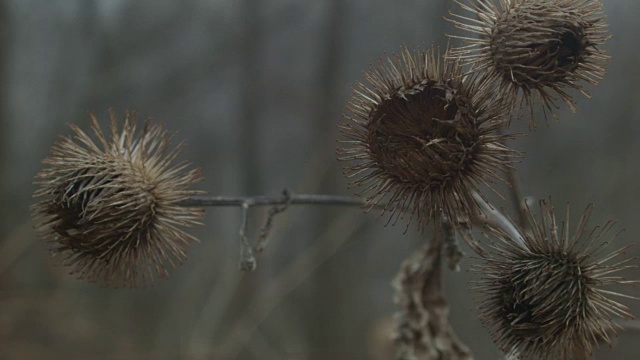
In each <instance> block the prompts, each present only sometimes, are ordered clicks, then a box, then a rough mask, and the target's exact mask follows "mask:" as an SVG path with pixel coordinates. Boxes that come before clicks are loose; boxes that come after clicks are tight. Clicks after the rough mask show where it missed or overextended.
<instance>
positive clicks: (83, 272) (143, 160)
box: [32, 111, 202, 287]
mask: <svg viewBox="0 0 640 360" xmlns="http://www.w3.org/2000/svg"><path fill="white" fill-rule="evenodd" d="M91 120H92V127H93V132H94V135H95V137H92V136H90V135H88V134H87V133H85V132H84V131H82V130H81V129H80V128H79V127H76V126H73V125H71V130H72V132H73V137H66V136H64V137H62V139H61V140H60V141H59V142H57V143H56V144H55V145H53V147H52V148H51V154H50V155H49V157H47V158H46V159H45V160H44V161H43V164H44V167H43V169H42V170H41V171H40V172H39V173H38V175H37V176H36V181H35V183H36V185H37V186H38V189H37V190H36V192H35V194H34V197H35V198H37V199H39V202H38V203H37V204H35V205H34V206H33V207H32V214H33V217H34V219H35V222H36V229H37V232H38V233H39V235H40V236H41V237H43V238H44V239H45V240H46V242H47V243H48V245H49V248H50V251H51V252H52V253H53V254H54V255H55V256H61V257H62V263H63V264H64V265H65V266H69V267H70V268H71V269H72V270H71V272H72V273H74V274H77V275H78V276H79V277H80V278H86V279H88V280H89V281H92V282H94V281H98V282H100V283H102V284H103V285H106V286H115V287H118V286H129V287H137V286H146V285H151V284H152V283H153V277H154V275H155V274H157V275H159V276H161V277H166V276H167V268H168V267H171V268H173V267H175V265H176V264H177V263H180V262H182V261H183V260H185V259H186V257H187V254H186V247H187V245H188V244H189V243H191V242H192V241H195V238H193V237H192V236H191V235H189V234H187V233H186V232H184V230H183V228H185V227H189V226H192V225H195V224H198V219H199V218H200V217H201V216H202V210H201V209H197V208H188V207H183V206H180V205H179V203H180V202H181V201H182V200H184V199H186V198H187V197H189V196H191V195H194V194H198V193H201V192H199V191H195V190H190V188H191V187H192V185H193V184H195V183H197V182H199V181H201V180H202V176H201V171H200V170H187V168H188V167H189V164H188V163H186V162H182V163H177V164H175V163H174V160H175V158H176V156H177V155H178V153H179V152H180V150H181V149H182V145H179V146H177V147H175V148H172V147H171V144H170V139H171V137H172V135H171V134H170V133H168V132H167V131H166V130H164V128H163V127H162V126H161V125H159V124H156V123H154V122H153V120H151V119H149V120H147V121H145V123H144V126H143V127H142V129H141V130H140V131H137V126H136V116H135V113H131V112H127V113H126V117H125V121H124V126H123V127H122V129H119V128H118V124H117V122H118V120H117V115H116V114H115V112H114V111H110V120H111V128H110V134H108V133H107V134H105V133H104V132H103V131H102V129H101V128H100V126H99V125H98V121H97V119H96V117H95V116H94V115H93V114H92V115H91Z"/></svg>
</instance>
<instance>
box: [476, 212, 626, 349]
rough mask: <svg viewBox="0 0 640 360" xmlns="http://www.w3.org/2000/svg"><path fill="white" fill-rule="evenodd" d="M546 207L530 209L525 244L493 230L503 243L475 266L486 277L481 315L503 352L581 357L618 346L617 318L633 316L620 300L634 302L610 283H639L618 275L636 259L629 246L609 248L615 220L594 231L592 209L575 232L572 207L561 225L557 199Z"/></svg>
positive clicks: (482, 284)
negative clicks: (571, 225) (600, 347)
mask: <svg viewBox="0 0 640 360" xmlns="http://www.w3.org/2000/svg"><path fill="white" fill-rule="evenodd" d="M540 206H541V210H542V214H541V216H540V218H538V219H537V218H536V216H535V215H534V214H533V213H532V212H531V210H529V209H527V213H528V216H527V218H528V226H529V227H530V231H528V232H525V231H524V230H522V233H523V234H524V235H523V239H522V243H519V242H515V241H514V240H513V239H511V238H509V236H508V235H507V234H506V233H504V232H502V231H500V230H496V229H492V230H493V234H494V235H495V238H496V240H495V241H494V242H493V244H492V246H491V250H490V251H488V252H486V253H484V254H483V255H482V257H483V263H482V264H481V265H479V266H478V267H476V268H475V269H474V271H475V272H478V273H480V274H481V275H482V279H481V280H480V281H479V283H478V284H477V285H478V286H477V288H476V290H478V291H479V292H480V294H482V295H483V300H482V302H481V304H480V306H479V312H480V318H481V320H482V321H483V323H484V324H485V325H486V326H487V327H488V328H490V329H491V334H492V337H493V340H494V341H495V342H496V343H497V344H498V346H499V347H500V348H501V350H503V351H505V352H510V353H512V354H517V355H518V356H519V358H521V359H574V358H577V359H582V358H584V356H587V355H589V354H591V353H592V351H593V350H594V349H595V348H596V347H597V343H598V342H601V341H604V342H607V343H609V344H610V343H611V336H612V335H613V334H615V332H616V331H617V330H619V328H620V326H619V325H617V324H616V323H615V322H614V321H613V318H616V317H619V318H632V317H633V316H632V315H631V314H630V312H629V309H628V308H627V307H626V306H625V305H622V304H620V303H619V302H618V301H617V299H615V298H616V297H618V298H620V297H622V298H633V297H631V296H627V295H624V294H622V293H616V292H613V291H610V290H607V289H606V286H607V285H615V284H628V283H632V281H626V280H624V279H623V278H622V277H620V276H618V275H617V273H619V272H621V271H623V270H626V269H629V268H635V266H631V265H629V263H630V262H632V261H634V259H624V258H621V256H622V255H624V252H625V250H626V249H627V248H628V247H626V248H622V249H618V250H616V251H613V252H608V251H607V249H606V247H607V245H608V244H609V242H610V241H611V240H612V239H613V237H614V236H615V235H610V234H609V231H610V230H611V228H612V227H613V225H614V224H615V222H614V221H609V222H607V223H606V224H605V225H604V226H602V227H595V228H593V229H589V228H588V221H589V217H590V215H591V212H592V206H591V205H590V206H588V207H587V209H586V211H585V212H584V213H583V214H582V216H581V218H580V220H579V222H578V225H577V227H576V228H575V230H573V232H571V231H570V229H569V208H568V207H567V213H566V219H565V220H564V221H563V222H562V223H561V224H560V227H559V228H558V224H557V220H556V215H555V213H554V209H553V207H552V205H551V204H550V202H547V201H542V202H541V203H540Z"/></svg>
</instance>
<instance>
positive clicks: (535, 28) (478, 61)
mask: <svg viewBox="0 0 640 360" xmlns="http://www.w3.org/2000/svg"><path fill="white" fill-rule="evenodd" d="M454 1H455V2H456V3H458V4H459V5H460V7H461V8H462V9H464V10H467V11H469V12H471V13H472V14H473V15H472V16H469V17H466V16H462V15H457V14H453V13H452V14H451V16H452V17H453V19H450V21H451V22H453V23H454V24H455V26H456V27H458V28H460V29H462V30H465V31H468V32H471V33H475V34H477V35H478V37H461V36H451V35H450V36H451V37H453V38H459V39H462V40H464V41H465V42H466V43H467V44H468V46H465V47H461V48H457V49H453V50H452V51H451V54H450V56H452V57H454V58H460V59H462V60H463V63H464V64H471V65H472V66H473V71H484V72H486V73H487V75H488V76H489V77H490V78H492V79H493V80H495V81H496V82H497V84H498V88H499V90H500V91H501V92H502V93H503V94H504V95H503V96H510V97H511V98H512V99H513V101H514V105H516V104H518V103H519V107H522V105H523V104H524V105H526V106H528V107H529V108H530V109H531V112H532V113H533V108H534V105H535V104H536V103H537V102H538V99H540V100H541V101H542V104H543V107H542V108H543V110H544V111H545V120H546V114H547V112H549V113H551V114H552V115H553V116H554V117H556V115H555V110H556V109H557V108H558V106H557V104H556V103H555V101H556V99H557V97H559V98H560V99H561V100H562V101H564V102H565V103H566V104H567V105H568V106H569V108H570V109H571V111H573V112H575V111H576V107H575V104H574V100H573V98H572V96H571V95H570V94H569V93H567V90H568V89H575V90H578V91H579V92H581V93H583V94H584V95H585V96H587V97H590V96H589V94H588V93H587V92H586V91H585V90H584V89H583V87H582V85H581V82H582V81H585V82H587V83H590V84H593V85H597V84H598V82H599V80H600V79H602V78H603V77H604V75H605V71H604V66H605V65H606V63H607V61H608V59H609V56H607V55H606V54H605V53H604V51H603V49H602V45H604V44H605V42H606V41H607V40H608V39H609V38H610V36H609V35H608V33H607V25H606V24H605V23H604V21H603V20H604V16H603V15H602V4H601V3H600V1H598V0H535V1H533V0H499V5H496V4H495V2H494V1H493V0H469V1H468V2H467V3H469V4H468V5H467V4H465V3H463V2H462V1H460V0H454ZM532 126H535V122H534V121H533V115H532Z"/></svg>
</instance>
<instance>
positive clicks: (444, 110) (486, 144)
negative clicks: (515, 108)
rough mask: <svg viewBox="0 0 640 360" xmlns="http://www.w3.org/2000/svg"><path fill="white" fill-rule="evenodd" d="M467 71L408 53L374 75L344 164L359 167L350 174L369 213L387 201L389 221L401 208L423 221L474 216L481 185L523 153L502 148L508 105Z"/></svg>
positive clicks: (355, 108)
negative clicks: (501, 130)
mask: <svg viewBox="0 0 640 360" xmlns="http://www.w3.org/2000/svg"><path fill="white" fill-rule="evenodd" d="M460 72H461V70H460V67H459V66H457V63H456V62H455V61H449V60H441V59H440V55H439V54H438V55H436V54H435V52H434V51H433V50H431V51H427V52H425V51H417V52H414V53H411V52H410V51H409V50H408V49H406V48H403V49H402V50H401V52H400V54H399V55H396V56H395V57H394V58H393V59H388V62H387V63H386V64H382V63H381V65H380V66H379V67H378V68H371V69H370V70H369V71H368V72H366V74H365V78H366V79H367V81H368V83H369V84H368V85H364V84H362V83H359V84H358V85H357V89H356V90H355V91H354V95H353V96H352V98H351V100H350V101H349V103H348V106H347V110H348V111H349V114H347V115H344V117H345V118H346V119H347V122H346V123H345V124H343V125H341V126H340V127H339V128H340V131H341V133H342V134H343V136H344V137H346V140H343V141H340V143H342V144H343V145H342V147H340V148H339V149H338V154H339V156H340V157H339V160H346V161H352V162H353V164H351V165H350V166H348V167H346V168H345V169H344V173H345V175H346V176H347V177H348V178H350V179H352V180H351V181H352V182H351V183H352V185H353V186H358V187H361V188H362V189H363V190H362V191H361V192H360V193H359V195H362V196H366V201H367V206H366V208H367V209H370V208H372V207H373V206H375V205H376V204H378V203H379V202H381V201H382V200H385V201H386V203H387V205H386V211H389V212H390V213H391V216H390V218H389V222H391V221H392V219H393V218H394V217H395V218H396V220H397V219H398V218H399V217H400V214H401V213H402V211H401V210H408V211H409V212H410V214H411V216H410V218H412V217H413V216H414V215H415V216H417V217H418V220H419V222H420V223H421V224H426V223H428V222H429V221H430V219H431V218H432V217H433V216H434V215H436V214H438V215H439V214H444V215H445V216H447V217H449V218H450V219H455V218H456V216H457V215H462V214H465V213H468V212H469V211H471V209H475V208H476V206H477V205H476V204H475V202H474V201H473V200H471V196H470V194H471V193H472V192H475V191H479V190H478V189H477V185H478V184H486V183H490V182H492V181H494V180H496V179H499V176H498V175H497V173H498V172H499V170H500V169H502V168H503V167H504V166H505V165H508V164H509V163H511V162H512V161H513V157H514V156H516V155H517V154H516V152H515V151H513V150H511V149H509V148H508V147H506V146H504V145H503V144H502V141H503V140H504V139H505V138H507V137H508V136H506V135H500V134H496V133H494V131H495V130H496V129H498V128H500V127H501V126H502V125H503V124H504V123H505V121H506V118H507V111H508V109H507V105H505V103H504V102H502V101H500V98H499V97H495V96H493V94H491V93H490V92H488V91H486V90H487V89H486V86H487V83H486V82H485V81H483V80H482V79H480V78H478V77H475V76H471V77H462V76H461V73H460ZM395 215H397V216H395Z"/></svg>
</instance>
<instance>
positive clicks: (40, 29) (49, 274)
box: [0, 0, 640, 360]
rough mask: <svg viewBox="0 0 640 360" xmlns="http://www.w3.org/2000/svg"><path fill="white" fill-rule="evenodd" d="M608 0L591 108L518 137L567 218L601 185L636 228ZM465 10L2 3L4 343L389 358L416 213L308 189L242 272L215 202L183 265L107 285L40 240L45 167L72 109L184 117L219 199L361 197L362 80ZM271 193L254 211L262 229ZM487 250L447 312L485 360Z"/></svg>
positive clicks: (441, 3)
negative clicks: (371, 208) (382, 214)
mask: <svg viewBox="0 0 640 360" xmlns="http://www.w3.org/2000/svg"><path fill="white" fill-rule="evenodd" d="M603 2H604V7H605V12H606V14H607V15H608V23H609V24H610V31H611V33H612V34H613V35H614V37H613V38H612V39H611V40H610V41H609V43H608V45H607V50H608V51H609V54H610V55H611V56H612V57H613V59H612V61H611V62H610V65H609V67H608V69H607V70H608V75H607V77H606V78H605V80H604V81H603V82H602V84H601V85H600V86H599V87H595V88H590V90H591V93H592V95H593V99H591V100H588V99H585V98H578V108H579V112H578V113H577V114H571V113H570V112H569V111H568V110H566V109H564V108H563V109H562V110H561V111H560V112H559V115H560V118H561V119H562V121H561V122H560V123H552V124H550V125H551V126H549V127H546V126H544V125H543V126H541V127H540V128H539V129H538V130H537V131H535V132H533V133H531V134H529V135H527V136H526V137H522V138H520V139H518V140H517V141H514V142H513V143H512V145H513V147H515V148H517V149H519V150H522V151H524V152H525V154H526V157H525V158H524V159H523V161H522V162H521V163H520V164H518V166H517V168H518V172H519V175H520V177H521V179H522V183H523V190H524V192H525V193H526V195H529V196H532V197H533V198H535V199H538V198H542V197H546V196H549V195H550V196H551V197H552V198H553V199H554V202H555V203H556V205H557V206H558V207H562V205H563V204H565V203H566V202H571V203H572V208H573V209H575V211H574V214H577V213H578V210H581V209H583V208H584V207H585V206H586V205H587V204H588V203H590V202H593V203H594V204H596V211H595V214H594V217H593V224H594V225H595V224H603V223H604V222H606V220H607V219H610V218H613V219H618V220H619V221H620V224H621V225H620V227H624V228H625V229H626V230H627V231H626V232H624V233H623V234H621V235H620V236H619V238H618V239H619V245H622V244H626V243H629V242H632V241H637V240H638V234H640V222H638V221H637V216H638V214H639V213H640V165H638V164H639V161H638V160H639V158H640V141H638V139H637V136H638V135H639V134H640V92H639V91H638V89H639V86H638V83H637V81H639V80H638V79H640V67H638V59H639V53H640V48H639V47H638V46H636V42H637V40H633V39H637V38H636V36H637V35H633V34H637V33H638V32H639V31H640V22H638V21H637V14H640V2H638V1H635V0H616V1H614V0H605V1H603ZM453 8H454V5H453V4H452V2H451V1H448V0H437V1H436V0H405V1H401V2H390V1H384V0H350V1H345V0H325V1H317V2H313V1H293V0H271V1H264V0H236V1H228V0H185V1H180V2H178V1H170V0H137V1H125V0H102V1H99V0H57V1H45V0H1V1H0V166H1V168H2V170H1V171H2V177H1V180H0V181H1V187H0V191H1V192H2V203H1V204H2V205H1V207H0V215H1V217H0V358H2V359H40V358H43V359H44V358H50V359H55V358H66V359H86V358H92V359H219V358H222V355H220V354H221V353H222V352H227V353H232V354H235V358H237V359H267V360H268V359H389V358H390V357H391V355H390V354H392V350H393V349H392V348H391V347H390V344H391V343H390V341H389V336H388V334H389V331H390V330H391V329H392V313H393V312H394V311H395V309H394V306H393V291H392V288H391V286H390V282H391V280H392V278H393V277H394V275H395V273H396V272H397V270H398V269H399V267H400V263H401V262H402V260H403V259H404V258H406V257H407V256H408V255H409V254H410V253H411V252H412V251H413V250H414V249H417V248H418V247H419V246H420V244H421V243H422V242H423V241H425V239H427V238H428V236H429V234H430V232H429V230H427V231H426V232H425V233H424V234H419V233H418V232H416V231H414V229H413V228H410V229H409V231H408V232H407V234H403V230H404V224H402V223H399V224H398V225H397V226H395V227H392V226H390V227H384V221H382V220H383V219H381V221H376V218H377V216H376V214H373V213H372V214H369V215H363V214H362V213H361V211H360V210H359V209H354V208H338V207H324V208H310V207H294V208H291V209H289V210H288V211H287V212H286V213H285V214H284V215H280V217H278V218H277V221H276V228H275V230H274V232H273V234H272V241H271V243H270V244H269V246H268V248H267V250H266V252H265V253H264V254H262V255H261V256H260V258H259V265H258V269H257V270H256V271H255V272H253V273H250V274H244V273H241V272H240V271H238V257H239V254H238V250H239V245H238V237H237V232H238V226H239V225H240V210H239V209H237V208H213V209H208V210H207V214H206V216H205V219H204V220H205V224H206V225H205V226H204V227H201V228H198V229H196V230H194V235H196V236H197V237H198V238H199V239H200V240H201V242H200V243H199V244H196V245H194V246H193V247H192V248H191V249H190V253H189V260H188V261H187V262H186V263H185V264H183V265H182V266H180V267H179V268H178V269H177V270H176V271H173V272H172V274H171V277H170V278H169V279H168V280H159V281H157V282H156V284H155V286H154V287H153V288H150V289H136V290H126V289H118V290H114V289H103V288H100V287H98V286H96V285H93V284H88V283H85V282H84V281H79V280H76V279H75V278H74V277H73V276H69V275H68V274H67V271H66V269H65V268H63V267H60V266H56V262H55V259H52V258H51V257H50V255H49V254H48V253H47V251H46V249H45V246H43V244H42V242H41V241H40V240H39V239H38V238H36V237H35V235H34V233H33V230H32V226H33V224H32V223H31V220H30V218H29V206H30V204H31V193H32V191H33V189H34V187H33V185H31V182H32V179H33V176H34V175H35V174H36V172H37V171H38V169H39V167H40V161H41V159H43V158H44V157H45V156H46V155H47V154H48V149H49V147H50V146H51V145H52V144H53V142H54V141H55V140H56V138H57V136H58V134H68V133H69V130H68V129H67V124H70V123H74V124H77V125H79V126H81V127H82V128H88V126H89V122H88V116H87V112H88V111H93V112H96V113H97V114H98V116H99V117H100V118H101V119H102V121H103V124H106V120H107V116H106V110H107V109H108V108H109V107H113V108H115V109H116V110H117V111H119V112H121V113H124V110H127V109H129V110H135V111H137V112H138V114H139V116H141V117H147V116H151V117H154V118H156V119H157V120H159V121H161V122H162V123H164V124H165V125H166V127H168V128H169V129H171V130H174V131H177V132H178V134H177V136H176V140H177V141H180V140H186V141H187V142H188V145H189V146H188V148H187V149H186V151H185V152H184V153H183V158H184V159H189V160H190V161H191V162H193V163H194V164H195V165H196V166H199V167H202V168H203V170H204V173H205V176H206V180H205V182H204V183H203V184H202V185H201V188H203V189H206V190H207V191H208V192H209V193H210V194H211V195H257V194H277V193H279V192H280V191H282V189H283V188H285V187H288V188H290V189H291V190H292V191H294V192H298V193H303V192H306V193H310V192H314V193H336V194H350V193H351V192H350V190H349V189H347V186H346V181H345V180H344V179H343V176H342V175H341V173H340V166H341V164H338V163H337V162H336V161H335V147H336V144H335V139H336V137H337V130H336V127H335V125H336V124H339V123H340V122H341V121H342V120H341V118H340V116H341V113H342V112H343V108H344V105H345V103H346V101H347V100H348V98H349V96H350V93H351V89H352V86H353V85H354V84H355V82H356V81H358V80H362V71H363V70H365V69H366V68H367V67H368V66H369V64H372V63H376V62H378V61H379V59H380V58H381V57H382V56H384V54H385V53H387V54H390V53H393V52H394V51H397V50H398V49H399V47H400V46H401V45H403V44H404V45H407V46H409V47H410V48H416V47H422V48H425V47H430V46H431V45H432V44H436V45H440V46H443V47H444V46H445V45H446V41H447V40H446V38H445V36H444V34H445V32H455V30H454V29H453V27H452V26H450V25H449V24H446V22H445V21H444V20H443V16H444V15H446V14H447V12H448V10H449V9H453ZM527 127H528V124H527V122H526V121H523V122H522V123H517V124H515V125H514V127H513V129H512V130H513V131H524V132H526V131H527ZM505 192H506V191H505ZM495 201H496V203H497V204H498V205H499V206H503V207H504V208H505V210H506V211H507V212H510V213H511V214H512V216H513V215H514V214H513V212H512V209H511V205H510V204H509V202H508V201H505V200H501V199H499V198H495ZM264 210H265V209H262V210H254V211H253V212H252V213H251V219H250V221H251V223H252V225H253V226H251V229H252V235H255V230H256V229H257V228H258V226H259V224H260V221H261V219H262V218H263V216H264ZM631 252H632V254H630V255H631V256H633V255H637V254H638V251H637V250H635V249H634V250H632V251H631ZM466 253H470V251H468V250H467V251H466ZM473 262H474V259H472V258H465V259H464V260H463V262H462V264H461V265H462V268H463V271H462V272H460V273H450V272H449V273H448V274H447V275H446V280H447V282H446V288H447V293H448V296H449V300H450V305H451V320H452V323H453V325H454V327H455V328H456V330H457V332H458V334H459V335H460V337H461V338H462V340H463V341H465V342H466V343H467V344H468V345H469V346H470V347H471V349H472V350H473V351H474V352H475V354H476V356H477V358H478V359H498V358H499V357H500V354H499V352H498V351H497V350H496V348H495V346H494V345H493V344H492V343H491V341H490V338H489V335H488V333H487V331H486V330H483V329H482V327H481V325H480V323H479V321H478V320H477V317H476V316H475V312H474V306H475V305H474V303H473V296H472V294H471V293H470V291H469V287H470V284H469V281H470V279H471V278H472V277H471V275H470V274H469V273H468V272H466V271H464V269H466V268H468V266H469V264H471V263H473ZM630 276H635V277H636V278H637V273H636V274H630ZM632 291H634V292H635V293H634V294H632V295H636V296H637V295H640V292H639V291H638V290H635V289H634V290H632ZM632 305H633V309H634V313H636V314H638V313H640V304H638V303H635V304H632ZM628 325H630V326H631V327H632V328H634V323H633V322H631V323H629V324H628ZM639 335H640V333H638V331H637V330H633V329H631V330H629V331H628V332H626V333H625V334H623V335H622V336H621V337H620V338H619V339H618V345H619V347H618V348H616V349H614V350H615V352H614V353H615V354H616V355H615V356H616V358H620V359H629V358H636V357H637V356H638V354H640V350H637V349H634V345H633V338H634V336H636V337H637V336H639ZM390 351H391V352H390ZM611 354H612V353H611V352H608V351H604V354H602V355H601V356H602V358H610V357H609V356H613V355H611Z"/></svg>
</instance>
